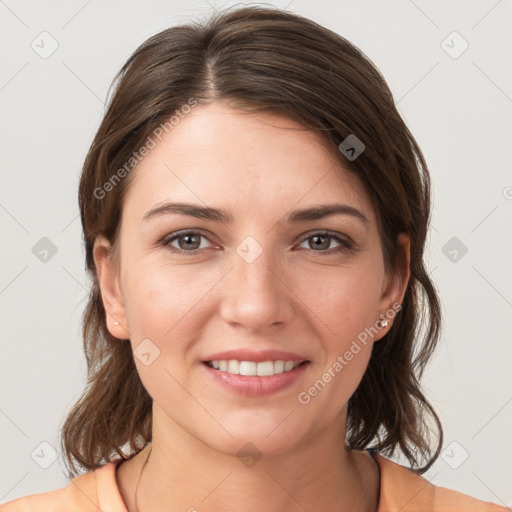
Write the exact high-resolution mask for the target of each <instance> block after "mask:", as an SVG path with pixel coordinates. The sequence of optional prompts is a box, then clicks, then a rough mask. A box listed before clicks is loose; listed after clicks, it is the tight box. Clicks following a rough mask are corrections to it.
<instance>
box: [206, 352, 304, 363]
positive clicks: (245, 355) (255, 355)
mask: <svg viewBox="0 0 512 512" xmlns="http://www.w3.org/2000/svg"><path fill="white" fill-rule="evenodd" d="M230 359H235V360H237V361H254V362H255V363H261V362H263V361H299V362H303V361H308V359H306V358H305V357H302V356H299V355H298V354H294V353H293V352H283V351H281V350H260V351H254V350H249V349H234V350H226V351H224V352H216V353H215V354H211V355H210V356H208V357H207V358H206V359H204V362H206V361H224V360H227V361H229V360H230Z"/></svg>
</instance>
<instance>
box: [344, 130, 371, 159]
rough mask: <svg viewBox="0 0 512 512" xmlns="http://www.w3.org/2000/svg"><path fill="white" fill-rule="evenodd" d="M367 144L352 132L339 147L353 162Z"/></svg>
mask: <svg viewBox="0 0 512 512" xmlns="http://www.w3.org/2000/svg"><path fill="white" fill-rule="evenodd" d="M365 148H366V146H365V145H364V144H363V143H362V142H361V141H360V140H359V139H358V138H357V137H356V136H355V135H354V134H353V133H351V134H350V135H349V136H348V137H347V138H346V139H344V140H343V141H342V142H340V144H339V146H338V149H339V150H340V151H341V153H343V154H344V155H345V156H346V157H347V158H348V159H349V160H350V161H351V162H353V161H354V160H355V159H356V158H357V157H358V156H359V155H360V154H361V153H362V152H363V151H364V150H365Z"/></svg>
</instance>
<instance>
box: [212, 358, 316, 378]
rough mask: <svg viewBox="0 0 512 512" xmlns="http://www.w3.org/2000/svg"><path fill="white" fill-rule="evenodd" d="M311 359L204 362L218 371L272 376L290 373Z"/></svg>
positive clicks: (220, 360)
mask: <svg viewBox="0 0 512 512" xmlns="http://www.w3.org/2000/svg"><path fill="white" fill-rule="evenodd" d="M309 362H310V361H309V360H303V361H297V360H287V361H285V360H277V361H259V362H256V361H243V360H237V359H216V360H214V361H203V364H204V365H206V366H208V367H209V368H212V369H214V370H217V371H218V372H224V373H229V374H231V375H244V376H248V377H251V376H257V377H271V376H273V375H278V374H280V373H288V372H291V371H293V370H295V369H296V368H298V367H299V366H303V365H306V364H308V363H309Z"/></svg>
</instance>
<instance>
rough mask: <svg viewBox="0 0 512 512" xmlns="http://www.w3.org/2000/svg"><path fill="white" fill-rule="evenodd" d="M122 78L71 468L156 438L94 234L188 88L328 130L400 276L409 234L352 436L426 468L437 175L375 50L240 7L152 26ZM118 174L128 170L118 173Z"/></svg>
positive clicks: (104, 171) (94, 154)
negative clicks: (394, 307)
mask: <svg viewBox="0 0 512 512" xmlns="http://www.w3.org/2000/svg"><path fill="white" fill-rule="evenodd" d="M112 87H113V88H114V93H113V95H112V96H111V98H110V100H109V102H108V107H107V110H106V113H105V115H104V118H103V120H102V122H101V124H100V127H99V129H98V131H97V133H96V136H95V138H94V140H93V142H92V145H91V147H90V149H89V152H88V154H87V157H86V159H85V162H84V166H83V170H82V174H81V179H80V186H79V205H80V213H81V220H82V228H83V235H84V242H85V250H86V265H87V271H88V275H89V277H90V278H91V281H92V282H91V290H90V296H89V301H88V303H87V306H86V309H85V312H84V317H83V345H84V351H85V356H86V360H87V368H88V380H87V387H86V389H85V390H84V393H83V395H82V396H81V398H80V399H79V401H78V402H77V403H76V404H75V405H74V406H73V407H72V409H71V410H70V411H69V414H68V416H67V417H66V419H65V421H64V423H63V426H62V437H61V443H62V452H63V454H64V455H65V463H66V464H67V467H68V469H69V473H68V476H69V477H73V476H76V475H77V474H78V472H79V471H78V470H77V468H79V467H80V466H81V467H82V468H85V469H86V470H93V469H96V468H98V467H99V466H101V465H102V464H104V463H105V462H108V461H110V460H113V459H114V458H119V456H121V457H122V458H127V457H132V456H133V455H135V454H136V453H138V452H139V451H140V450H141V449H142V448H143V447H144V446H145V445H146V444H147V443H148V442H150V441H151V435H152V434H151V428H152V418H151V410H152V399H151V397H150V396H149V394H148V393H147V391H146V389H145V388H144V386H143V384H142V382H141V380H140V378H139V375H138V372H137V369H136V366H135V363H134V356H133V353H132V349H131V346H130V343H128V342H122V341H120V340H119V339H117V338H115V337H113V336H112V335H111V334H110V332H109V331H108V329H107V324H106V311H105V309H104V306H103V303H102V299H101V294H100V289H99V284H98V275H97V271H96V268H95V264H94V260H93V244H94V241H95V239H96V237H97V236H99V235H103V236H105V237H106V238H107V239H108V240H109V241H110V243H111V244H112V247H113V249H112V250H113V251H116V248H117V240H118V234H119V227H120V218H121V213H122V207H123V198H124V197H125V194H126V191H127V189H128V187H129V186H130V183H131V181H132V179H133V176H134V174H135V172H136V170H133V171H132V170H131V167H128V168H127V167H126V163H127V162H130V158H132V155H133V153H134V152H137V151H138V150H139V148H141V147H142V146H143V145H144V144H145V141H147V139H148V137H150V136H151V135H152V134H154V133H155V129H158V127H159V126H161V125H162V124H165V123H166V122H168V119H169V116H172V115H173V113H174V112H176V111H177V110H178V111H179V110H180V108H181V107H182V106H183V105H185V104H187V102H189V100H190V98H194V99H195V101H197V102H198V103H197V104H199V105H201V104H208V103H211V102H213V101H224V102H228V103H229V104H230V105H232V106H235V107H237V108H243V109H245V110H246V111H248V112H249V111H252V112H256V111H258V112H260V111H261V112H263V111H267V112H275V113H279V114H281V115H284V116H287V117H288V118H291V119H293V120H296V121H298V122H299V123H300V124H301V125H303V126H304V127H305V128H307V129H310V130H314V131H315V132H318V133H319V134H320V135H321V136H322V137H323V139H324V141H325V145H326V148H328V149H329V150H332V151H333V152H335V153H336V154H337V158H338V159H339V161H340V162H341V163H342V164H343V165H344V167H345V168H347V169H348V170H349V171H350V172H351V173H353V175H355V176H357V178H358V179H359V180H360V182H361V183H362V184H363V186H364V188H365V190H366V192H367V194H368V196H369V197H370V199H371V201H372V204H373V207H374V209H375V212H376V217H377V219H378V222H379V226H378V227H379V235H380V240H381V244H382V248H383V255H384V262H385V265H386V270H387V271H388V272H399V273H402V275H403V273H404V271H405V264H406V263H405V261H404V258H403V257H402V256H401V255H402V254H403V252H402V251H400V250H399V245H398V243H397V240H398V235H399V234H400V233H406V234H407V235H409V237H410V240H411V246H410V251H411V252H410V272H411V275H410V279H409V282H408V285H407V289H406V292H405V296H404V299H403V303H402V310H401V311H400V313H399V314H398V315H397V316H396V318H395V319H394V322H393V324H392V326H391V328H390V330H389V331H388V333H387V334H386V335H385V336H384V337H383V338H382V339H381V340H380V341H379V343H376V344H375V345H374V347H373V351H372V355H371V358H370V361H369V365H368V368H367V370H366V372H365V374H364V376H363V378H362V380H361V382H360V384H359V386H358V388H357V390H356V391H355V393H354V394H353V396H352V397H351V398H350V400H349V402H348V416H347V439H346V441H347V443H348V445H349V446H350V447H351V448H353V449H368V448H373V449H375V450H376V451H377V452H379V453H381V454H383V455H393V453H394V451H395V449H397V448H398V449H399V450H400V451H401V453H402V454H403V455H405V457H406V458H407V460H408V461H409V463H410V465H411V467H412V469H413V470H414V471H416V472H418V473H423V472H424V471H426V470H427V469H428V468H429V467H430V466H431V465H432V463H433V462H434V461H435V460H436V458H437V457H438V456H439V452H440V450H441V446H442V440H443V431H442V427H441V423H440V421H439V418H438V416H437V415H436V413H435V411H434V410H433V408H432V406H431V405H430V404H429V402H428V400H427V399H426V397H425V396H424V394H423V392H422V390H421V387H420V383H419V380H420V378H421V376H422V374H423V370H424V368H425V366H426V364H427V362H428V361H429V359H430V357H431V355H432V353H433V351H434V348H435V346H436V344H437V342H438V338H439V334H440V326H441V311H440V305H439V299H438V296H437V293H436V290H435V287H434V285H433V283H432V281H431V280H430V278H429V275H428V273H427V271H426V269H425V265H424V261H423V253H424V246H425V239H426V235H427V230H428V224H429V218H430V177H429V173H428V169H427V165H426V162H425V159H424V157H423V155H422V152H421V150H420V148H419V147H418V145H417V143H416V141H415V140H414V138H413V136H412V135H411V133H410V132H409V130H408V128H407V127H406V125H405V123H404V121H403V120H402V118H401V116H400V115H399V113H398V112H397V109H396V107H395V104H394V101H393V97H392V94H391V92H390V90H389V88H388V86H387V84H386V82H385V80H384V78H383V77H382V76H381V74H380V73H379V71H378V70H377V69H376V68H375V66H374V65H373V64H372V62H371V61H370V60H369V59H368V58H367V57H366V56H365V55H364V54H363V53H362V52H361V51H360V50H359V49H358V48H356V47H355V46H354V45H353V44H351V43H350V42H348V41H347V40H346V39H344V38H343V37H341V36H339V35H338V34H336V33H334V32H332V31H330V30H327V29H326V28H324V27H322V26H320V25H318V24H316V23H314V22H313V21H310V20H308V19H306V18H304V17H301V16H299V15H296V14H292V13H289V12H285V11H282V10H277V9H274V8H262V7H244V8H238V9H227V10H225V11H222V12H220V13H217V14H215V15H213V16H211V17H210V18H208V19H207V20H206V21H204V22H191V23H189V24H186V25H182V26H176V27H172V28H169V29H167V30H164V31H162V32H160V33H158V34H156V35H154V36H152V37H151V38H149V39H148V40H147V41H145V42H144V43H143V44H142V45H140V46H139V47H138V48H137V49H136V51H135V52H134V53H133V54H132V55H131V56H130V58H129V59H128V61H127V62H126V63H125V64H124V66H123V67H122V69H121V70H120V71H119V73H118V74H117V75H116V77H115V79H114V81H113V83H112ZM351 134H355V135H356V136H357V138H358V139H359V140H361V141H362V142H363V143H364V145H365V150H364V151H363V153H362V154H361V155H360V156H359V157H358V158H357V159H355V160H353V161H349V159H347V158H345V156H344V155H343V154H342V153H341V152H340V151H339V150H338V146H339V144H340V143H341V142H342V141H343V140H344V139H345V138H346V137H347V136H348V135H351ZM132 164H133V162H132ZM132 167H136V166H133V165H132ZM121 168H124V169H125V172H124V173H119V172H118V171H119V170H120V169H121ZM126 169H128V171H130V172H128V171H126ZM116 172H117V177H118V178H119V177H120V176H121V174H122V179H119V180H117V181H115V182H114V181H113V177H114V175H115V174H116ZM107 182H109V183H111V184H112V186H108V187H107V186H105V185H106V183H107ZM107 189H108V192H106V190H107ZM99 191H101V193H100V192H99ZM434 430H435V431H436V433H437V436H436V438H435V439H434V441H432V435H433V434H434ZM340 442H342V440H340ZM125 445H128V447H129V451H130V453H129V454H128V455H127V454H125V453H124V451H123V447H124V446H125ZM422 461H423V462H424V465H423V466H422V467H419V466H420V463H421V462H422Z"/></svg>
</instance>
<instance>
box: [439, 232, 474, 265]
mask: <svg viewBox="0 0 512 512" xmlns="http://www.w3.org/2000/svg"><path fill="white" fill-rule="evenodd" d="M441 251H442V253H443V254H444V255H445V256H446V257H447V258H448V259H449V260H450V261H451V262H452V263H458V262H459V261H460V260H461V259H462V258H463V257H464V256H465V254H466V253H467V252H468V248H467V247H466V246H465V245H464V243H462V242H461V241H460V239H458V238H457V237H456V236H454V237H452V238H450V240H448V242H446V243H445V244H444V245H443V247H442V248H441Z"/></svg>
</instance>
